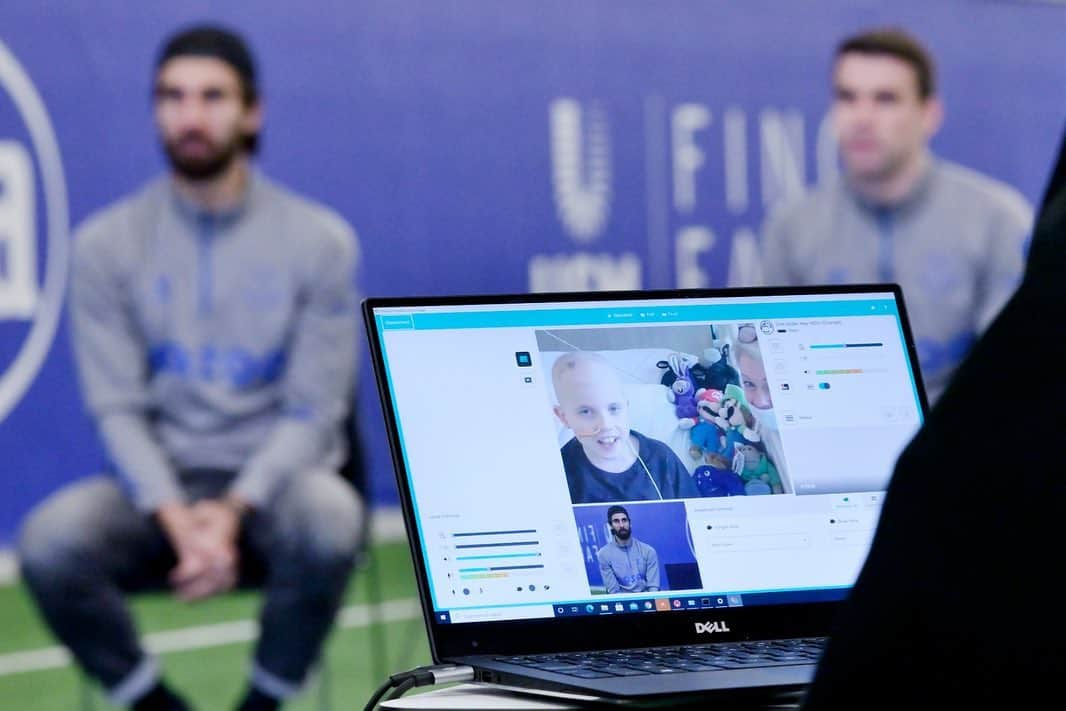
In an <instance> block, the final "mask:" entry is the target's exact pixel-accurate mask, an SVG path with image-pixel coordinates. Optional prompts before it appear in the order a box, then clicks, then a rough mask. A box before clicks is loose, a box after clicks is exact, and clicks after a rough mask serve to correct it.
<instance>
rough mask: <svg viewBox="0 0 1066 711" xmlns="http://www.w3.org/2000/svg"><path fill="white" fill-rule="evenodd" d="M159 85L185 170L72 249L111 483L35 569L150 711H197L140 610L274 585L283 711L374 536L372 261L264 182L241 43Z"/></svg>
mask: <svg viewBox="0 0 1066 711" xmlns="http://www.w3.org/2000/svg"><path fill="white" fill-rule="evenodd" d="M155 70H156V71H155V81H154V105H155V120H156V124H157V128H158V130H159V135H160V139H161V141H162V144H163V148H164V150H165V153H166V155H167V158H168V159H169V162H170V168H171V170H170V172H169V174H168V175H166V176H163V177H161V178H159V179H157V180H155V181H153V182H151V183H150V184H148V185H147V186H146V187H144V188H143V189H142V190H140V191H139V192H137V193H136V194H134V195H132V196H129V197H127V198H125V199H123V200H121V201H119V202H118V203H116V204H115V205H112V206H110V207H108V208H106V209H104V210H103V211H101V212H100V213H98V214H96V215H94V216H93V217H91V218H90V219H89V220H87V221H86V223H85V224H84V225H83V226H82V227H81V228H80V230H79V231H78V234H77V236H76V239H75V257H74V267H73V274H72V281H71V323H72V329H73V341H74V347H75V355H76V360H77V364H78V370H79V375H80V382H81V386H82V391H83V396H84V398H85V402H86V405H87V407H88V409H89V411H90V413H91V414H92V416H93V418H94V420H95V422H96V424H97V426H98V428H99V432H100V434H101V437H102V440H103V442H104V445H105V449H106V451H107V454H108V455H109V460H110V470H111V472H110V475H101V476H96V477H93V478H89V479H86V480H83V481H80V482H77V483H75V484H72V485H70V486H67V487H65V488H64V489H62V490H60V491H59V492H57V493H55V494H53V495H52V496H51V497H49V498H48V499H47V500H45V501H44V502H43V503H41V504H40V505H39V506H38V507H37V508H36V509H35V510H34V511H32V512H31V513H30V514H29V516H28V517H27V520H26V521H25V522H24V524H23V529H22V533H21V536H20V540H19V555H20V561H21V565H22V570H23V575H24V578H25V580H26V582H27V585H28V586H29V589H30V590H31V592H32V594H33V596H34V598H35V600H36V602H37V604H38V606H39V608H40V610H41V612H42V614H43V616H44V618H45V620H46V621H47V622H48V624H49V626H50V627H51V628H52V630H53V631H54V633H55V634H56V636H57V637H58V638H59V639H60V640H61V641H62V642H63V643H64V644H66V645H67V647H69V649H70V651H71V653H72V654H73V656H74V658H75V659H76V660H77V662H78V663H79V664H80V665H81V666H82V668H83V669H84V670H85V671H86V672H87V673H88V674H89V675H90V676H91V677H93V678H95V679H96V680H98V681H99V682H100V683H101V684H102V685H103V686H104V687H105V688H106V689H107V690H108V692H109V695H110V697H111V699H112V700H113V701H114V702H115V703H119V704H125V705H129V706H131V707H132V708H134V709H166V710H170V711H174V710H181V709H186V708H188V706H187V704H186V703H185V702H184V701H183V700H182V699H181V698H180V696H179V695H178V694H177V693H175V692H174V691H172V690H171V689H170V688H169V687H167V686H166V684H165V683H164V682H163V680H162V676H161V673H160V669H159V667H158V665H157V663H156V661H155V660H154V658H153V657H151V656H150V655H148V654H146V653H145V651H144V649H143V648H142V647H141V645H140V644H139V642H138V638H137V634H136V632H135V629H134V626H133V622H132V620H131V618H130V615H129V612H128V610H127V607H126V604H125V600H124V597H123V594H124V593H126V592H128V591H134V590H141V589H150V588H153V587H156V588H158V587H169V589H170V590H171V591H172V592H173V593H174V594H175V595H176V596H177V597H179V598H181V599H184V600H199V599H202V598H206V597H210V596H212V595H216V594H218V593H221V592H224V591H227V590H229V589H231V588H233V587H234V586H235V585H237V584H239V583H245V582H247V583H250V584H258V585H261V586H262V587H263V588H264V591H265V595H264V605H263V609H262V613H261V617H260V627H261V632H260V636H259V639H258V642H257V645H256V648H255V655H254V659H253V661H252V665H251V672H250V680H249V683H248V688H247V692H246V693H245V695H244V697H243V700H242V701H241V702H240V704H239V708H241V709H243V710H245V711H251V710H253V709H275V708H278V707H279V706H280V703H281V701H282V700H283V699H285V698H288V697H289V696H291V695H292V694H294V693H295V692H296V691H297V690H298V689H299V687H300V685H301V683H302V681H303V680H304V678H305V676H306V674H307V672H308V669H309V668H310V666H311V665H312V664H313V663H314V662H315V660H316V659H317V657H318V655H319V652H320V647H321V643H322V641H323V639H324V638H325V636H326V634H327V632H328V631H329V628H330V626H331V625H332V623H333V619H334V616H335V613H336V611H337V609H338V607H339V604H340V601H341V598H342V595H343V592H344V588H345V583H346V581H347V579H348V576H349V573H350V570H351V565H352V562H353V559H354V556H355V552H356V550H357V547H358V544H359V536H360V531H361V530H362V525H361V519H362V516H363V511H362V504H361V502H359V500H358V498H357V496H356V495H355V494H354V492H353V491H352V490H351V488H350V487H349V486H348V485H346V484H345V482H344V481H343V480H342V479H341V478H340V477H339V476H338V474H337V469H338V467H339V466H340V465H341V463H342V462H343V460H344V458H345V457H346V455H347V452H346V447H347V441H348V437H347V435H346V434H345V433H344V431H343V423H344V422H345V420H346V417H347V415H348V408H349V405H350V401H351V396H350V393H351V391H352V385H353V383H352V380H353V373H354V367H355V345H356V343H355V342H356V333H355V327H356V313H355V309H356V301H357V299H356V293H355V288H354V273H355V267H356V260H357V257H358V247H357V243H356V239H355V235H354V233H353V232H352V230H351V229H350V228H349V227H348V225H347V224H346V223H345V222H344V220H343V219H341V218H340V217H339V216H338V215H336V214H335V213H333V212H331V211H329V210H327V209H326V208H324V207H322V206H319V205H316V204H314V203H312V202H310V201H308V200H305V199H303V198H301V197H298V196H296V195H294V194H292V193H291V192H289V191H287V190H285V189H284V188H281V187H279V186H278V185H276V184H274V183H272V182H271V181H269V180H268V179H267V178H265V177H264V176H263V175H261V174H260V173H259V172H258V171H257V170H255V169H254V168H253V167H252V165H251V162H250V158H251V156H252V155H253V154H254V153H255V151H256V149H257V144H258V136H259V130H260V127H261V125H262V107H261V105H260V101H259V94H258V86H257V82H256V71H255V65H254V61H253V58H252V55H251V53H250V52H249V50H248V48H247V46H246V45H245V43H244V41H243V40H242V39H241V38H240V37H239V36H237V35H236V34H234V33H232V32H230V31H228V30H226V29H223V28H219V27H212V26H198V27H193V28H189V29H186V30H184V31H182V32H179V33H177V34H175V35H174V36H172V37H171V38H170V39H169V40H168V41H167V42H166V43H165V44H164V46H163V48H162V50H161V52H160V54H159V58H158V61H157V63H156V67H155Z"/></svg>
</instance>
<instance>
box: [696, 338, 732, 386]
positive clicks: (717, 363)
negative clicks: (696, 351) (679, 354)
mask: <svg viewBox="0 0 1066 711" xmlns="http://www.w3.org/2000/svg"><path fill="white" fill-rule="evenodd" d="M697 369H698V371H697ZM691 370H692V371H693V373H692V378H693V380H695V381H696V387H700V388H710V389H712V390H719V391H724V390H725V388H726V386H727V385H740V375H739V374H738V373H737V370H736V368H734V367H733V366H731V365H729V344H728V343H726V344H725V345H723V346H722V347H721V348H708V349H706V350H705V351H703V356H702V357H701V358H700V362H699V363H698V364H697V365H694V366H693V367H692V369H691Z"/></svg>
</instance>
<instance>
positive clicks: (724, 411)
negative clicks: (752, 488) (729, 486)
mask: <svg viewBox="0 0 1066 711" xmlns="http://www.w3.org/2000/svg"><path fill="white" fill-rule="evenodd" d="M718 416H719V417H720V418H722V419H723V420H725V421H726V423H727V424H728V427H726V428H723V433H724V435H725V436H724V437H723V440H722V447H721V449H720V450H719V453H720V454H722V455H723V456H725V457H726V459H728V460H730V461H734V460H736V459H737V452H736V444H737V442H741V441H742V442H748V443H754V442H759V441H760V440H761V439H762V438H761V437H759V435H758V434H757V433H756V432H755V430H754V427H755V416H754V415H752V414H751V410H750V409H749V407H748V402H747V399H746V398H745V397H744V391H743V390H741V389H740V387H739V386H737V385H727V386H726V387H725V393H724V397H723V398H722V402H721V405H720V406H719V408H718ZM742 466H743V461H736V462H735V463H734V465H733V471H737V472H739V471H740V469H741V467H742Z"/></svg>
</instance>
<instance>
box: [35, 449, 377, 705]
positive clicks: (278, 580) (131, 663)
mask: <svg viewBox="0 0 1066 711" xmlns="http://www.w3.org/2000/svg"><path fill="white" fill-rule="evenodd" d="M232 478H233V474H232V473H229V472H220V471H214V470H208V471H190V472H183V473H182V474H181V483H182V488H183V489H184V491H185V492H186V495H187V497H188V500H189V501H195V500H197V499H200V498H209V497H216V496H219V495H221V494H222V493H223V492H224V491H225V489H226V487H227V485H228V484H229V483H230V481H232ZM364 515H365V514H364V511H363V508H362V505H361V503H360V502H359V500H358V497H357V495H356V494H355V493H354V492H353V490H352V489H351V487H349V486H348V485H347V484H346V483H345V482H344V481H343V480H342V479H341V478H340V477H339V476H337V475H336V474H334V473H332V472H327V471H314V472H306V473H303V474H300V475H298V476H294V477H292V478H291V479H290V480H289V482H288V483H287V484H285V485H284V486H283V488H282V489H281V490H280V491H279V493H278V495H276V496H275V497H274V498H273V499H272V500H271V502H270V503H269V504H268V505H266V506H264V507H262V508H261V509H257V510H256V511H254V512H252V513H251V514H249V515H248V517H246V518H245V520H244V522H243V524H242V526H241V532H240V541H239V549H240V563H241V565H240V585H241V586H242V587H262V588H263V590H264V603H263V606H262V611H261V613H260V620H259V621H260V634H259V640H258V643H257V645H256V649H255V659H254V663H253V682H254V683H256V684H257V686H260V688H263V689H264V690H265V691H268V692H272V693H273V695H275V696H288V695H291V693H294V692H295V691H296V690H298V688H299V686H300V684H301V683H302V682H303V680H304V677H305V676H306V674H307V671H308V669H309V668H310V667H311V665H312V664H313V663H314V662H315V661H316V659H317V657H318V654H319V652H320V649H321V646H322V642H323V640H324V639H325V637H326V635H327V633H328V632H329V629H330V627H331V626H332V624H333V620H334V617H335V616H336V613H337V610H338V608H339V606H340V603H341V599H342V597H343V594H344V589H345V585H346V583H347V581H348V578H349V577H350V573H351V569H352V565H353V561H354V558H355V555H356V552H357V549H358V547H359V544H360V535H361V532H362V530H363V526H362V517H363V516H364ZM18 555H19V561H20V564H21V568H22V575H23V578H24V579H25V581H26V584H27V586H28V587H29V589H30V591H31V593H32V594H33V597H34V598H35V600H36V602H37V605H38V607H39V609H40V611H41V613H42V615H43V616H44V618H45V620H46V621H47V623H48V625H49V626H50V627H51V629H52V631H53V633H54V634H55V635H56V637H58V638H59V639H60V641H62V642H63V644H65V645H66V646H67V647H68V648H69V649H70V651H71V653H72V654H73V655H74V657H75V659H77V661H78V663H79V664H80V665H81V666H82V667H83V668H84V669H85V671H86V672H87V673H88V674H89V675H90V676H93V677H95V678H96V679H98V680H99V681H100V682H101V684H103V686H104V687H105V688H107V689H109V690H110V691H111V692H112V698H113V699H114V700H116V701H119V702H127V703H128V702H129V701H131V700H132V699H133V698H135V697H136V695H138V694H139V693H141V692H143V691H146V690H147V688H149V687H150V685H151V684H152V683H154V681H155V677H156V676H157V672H156V671H155V668H154V661H152V660H149V658H148V657H147V656H146V654H145V652H144V651H143V650H142V648H141V646H140V643H139V641H138V638H137V634H136V631H135V630H134V627H133V621H132V619H131V617H130V614H129V611H128V609H127V606H126V603H125V600H124V594H125V593H128V592H134V591H143V590H153V589H154V590H160V589H166V587H167V582H166V580H167V573H168V572H169V571H170V569H171V568H173V567H174V565H175V564H176V562H177V559H176V557H175V555H174V551H173V549H172V548H171V546H170V543H169V542H168V541H167V539H166V536H165V535H164V533H163V531H162V529H161V528H160V526H159V524H158V523H157V522H156V520H155V519H154V517H152V516H148V515H146V514H144V513H141V512H139V511H137V510H136V509H134V507H133V505H132V504H131V503H130V502H129V500H128V499H127V498H126V496H125V495H124V494H123V492H122V489H121V488H120V486H119V484H118V482H117V481H116V480H114V479H111V478H108V477H103V476H99V477H93V478H90V479H86V480H83V481H80V482H77V483H74V484H71V485H69V486H67V487H65V488H63V489H61V490H60V491H58V492H56V493H55V494H53V495H52V496H50V497H49V498H47V499H46V500H45V501H43V502H42V503H41V504H39V505H38V506H37V507H36V508H35V509H34V510H33V511H31V512H30V514H29V515H28V516H27V519H26V521H25V522H24V524H23V527H22V532H21V535H20V538H19V544H18ZM150 662H151V663H150ZM257 677H261V678H257ZM260 681H262V682H263V683H259V682H260ZM264 687H265V688H264Z"/></svg>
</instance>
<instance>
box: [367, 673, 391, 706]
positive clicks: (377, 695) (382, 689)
mask: <svg viewBox="0 0 1066 711" xmlns="http://www.w3.org/2000/svg"><path fill="white" fill-rule="evenodd" d="M395 685H396V684H395V683H393V681H392V679H391V678H390V679H389V680H388V681H386V682H385V683H384V684H382V685H381V686H379V687H378V688H377V691H375V692H374V695H373V696H371V697H370V701H367V702H366V706H364V707H363V711H374V709H375V708H377V705H378V702H379V701H381V698H382V697H383V696H385V694H386V693H388V691H389V689H391V688H392V687H394V686H395Z"/></svg>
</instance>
